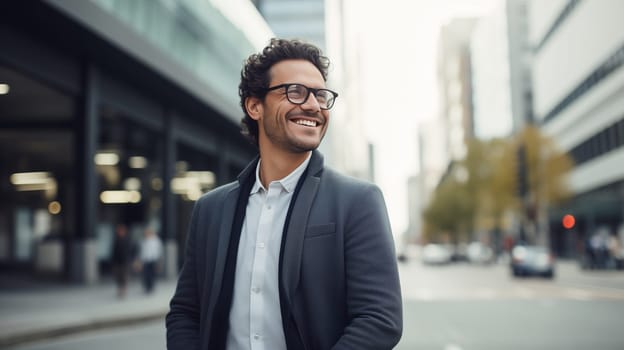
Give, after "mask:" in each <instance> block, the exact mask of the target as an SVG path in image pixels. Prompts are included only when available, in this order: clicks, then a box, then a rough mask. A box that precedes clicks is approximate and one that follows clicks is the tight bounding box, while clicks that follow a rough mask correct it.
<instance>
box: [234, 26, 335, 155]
mask: <svg viewBox="0 0 624 350" xmlns="http://www.w3.org/2000/svg"><path fill="white" fill-rule="evenodd" d="M289 59H303V60H306V61H309V62H310V63H312V64H313V65H314V66H315V67H316V68H318V70H319V71H320V72H321V75H322V76H323V80H325V81H327V73H328V69H329V58H327V57H326V56H323V53H322V52H321V50H320V49H319V48H318V47H316V46H314V45H312V44H308V43H305V42H302V41H300V40H296V39H295V40H286V39H276V38H273V39H271V41H270V42H269V45H267V46H266V47H265V48H264V49H263V50H262V52H261V53H255V54H252V55H251V56H249V57H248V58H247V60H245V62H244V66H243V69H242V70H241V81H240V84H239V85H238V95H239V96H240V105H241V107H242V108H243V113H245V116H244V117H243V119H241V133H242V134H243V135H245V136H246V137H247V138H248V139H249V141H251V143H253V144H255V145H256V146H258V122H257V121H255V120H253V119H252V118H251V117H250V116H249V113H247V109H246V108H245V100H246V99H247V98H248V97H258V98H260V99H264V97H265V96H266V89H267V88H268V87H269V83H270V81H271V77H270V76H269V70H270V69H271V67H273V65H274V64H276V63H278V62H280V61H283V60H289Z"/></svg>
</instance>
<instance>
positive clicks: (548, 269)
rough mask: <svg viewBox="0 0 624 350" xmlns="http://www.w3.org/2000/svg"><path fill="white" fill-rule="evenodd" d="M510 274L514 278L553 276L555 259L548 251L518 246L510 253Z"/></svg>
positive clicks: (543, 248) (530, 246)
mask: <svg viewBox="0 0 624 350" xmlns="http://www.w3.org/2000/svg"><path fill="white" fill-rule="evenodd" d="M511 272H512V273H513V275H514V276H516V277H518V276H542V277H546V278H553V277H554V276H555V259H554V257H553V255H552V254H551V253H550V251H549V250H548V249H546V248H545V247H540V246H532V245H519V246H515V247H514V248H513V250H512V252H511Z"/></svg>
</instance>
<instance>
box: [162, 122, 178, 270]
mask: <svg viewBox="0 0 624 350" xmlns="http://www.w3.org/2000/svg"><path fill="white" fill-rule="evenodd" d="M174 129H175V115H173V114H172V113H171V112H167V115H166V116H165V129H164V131H163V133H164V148H165V149H164V152H163V154H164V162H163V163H164V169H163V177H162V179H163V189H162V196H163V198H162V201H163V232H162V234H163V236H162V237H163V241H164V248H165V256H164V258H165V260H164V262H165V264H164V274H165V278H167V279H171V278H176V277H177V275H178V242H177V240H176V236H177V235H176V227H177V226H176V208H175V200H176V198H175V196H174V195H173V192H172V191H171V179H173V176H174V169H175V162H176V158H177V147H176V138H175V135H174Z"/></svg>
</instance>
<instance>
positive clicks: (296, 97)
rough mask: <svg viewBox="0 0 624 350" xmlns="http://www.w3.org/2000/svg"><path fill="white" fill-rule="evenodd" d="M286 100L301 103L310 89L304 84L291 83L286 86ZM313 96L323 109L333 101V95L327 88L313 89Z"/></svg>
mask: <svg viewBox="0 0 624 350" xmlns="http://www.w3.org/2000/svg"><path fill="white" fill-rule="evenodd" d="M286 96H287V97H288V100H289V101H290V102H292V103H296V104H303V103H305V101H306V100H307V99H308V96H310V90H308V88H307V87H306V86H304V85H299V84H293V85H290V86H289V87H288V90H287V92H286ZM314 97H316V100H317V101H318V103H319V105H320V106H321V108H323V109H329V108H331V107H332V105H333V103H334V95H333V94H332V93H331V92H330V91H328V90H324V89H321V90H317V91H315V94H314Z"/></svg>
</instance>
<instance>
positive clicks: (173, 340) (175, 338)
mask: <svg viewBox="0 0 624 350" xmlns="http://www.w3.org/2000/svg"><path fill="white" fill-rule="evenodd" d="M200 203H201V201H198V202H197V203H196V205H195V207H194V208H193V214H192V216H191V224H190V228H189V232H188V236H187V240H186V247H185V253H184V264H183V265H182V269H181V271H180V274H179V276H178V284H177V287H176V291H175V293H174V295H173V298H172V299H171V302H170V304H169V313H168V314H167V317H166V326H167V349H168V350H178V349H179V350H188V349H199V323H200V302H199V296H198V295H199V292H198V282H197V271H196V269H197V256H196V249H197V244H196V241H197V235H198V232H197V231H198V230H197V221H198V220H199V206H200Z"/></svg>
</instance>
